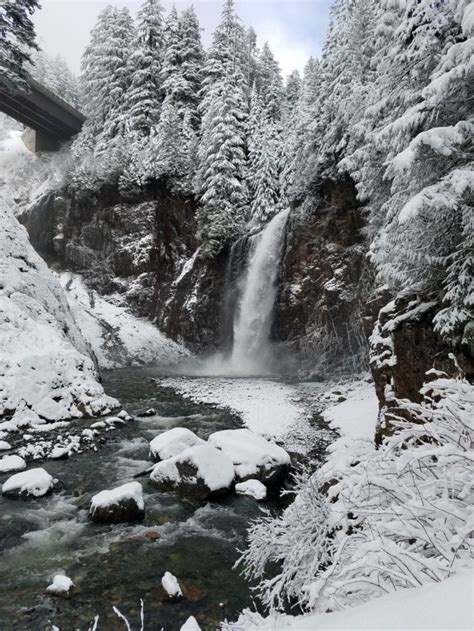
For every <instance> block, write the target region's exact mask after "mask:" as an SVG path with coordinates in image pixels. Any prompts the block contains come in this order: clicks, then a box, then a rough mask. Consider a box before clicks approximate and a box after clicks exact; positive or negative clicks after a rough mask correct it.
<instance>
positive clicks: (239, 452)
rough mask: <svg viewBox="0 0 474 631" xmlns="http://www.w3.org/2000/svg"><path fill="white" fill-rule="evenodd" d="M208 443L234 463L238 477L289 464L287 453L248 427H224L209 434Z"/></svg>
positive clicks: (269, 470)
mask: <svg viewBox="0 0 474 631" xmlns="http://www.w3.org/2000/svg"><path fill="white" fill-rule="evenodd" d="M209 443H210V444H211V445H213V446H214V447H216V448H217V449H219V450H220V451H222V452H223V453H224V454H225V455H226V456H227V457H228V458H230V460H232V462H233V463H234V468H235V473H236V475H237V477H239V478H246V477H248V476H253V475H256V474H257V473H258V472H259V471H261V470H263V471H265V472H271V471H272V470H273V469H275V468H276V467H279V466H283V465H289V464H290V462H291V460H290V456H289V455H288V453H287V452H286V451H285V450H284V449H283V448H282V447H279V446H278V445H275V444H273V443H271V442H269V441H268V440H265V438H263V437H262V436H259V435H258V434H255V433H254V432H251V431H250V430H248V429H226V430H223V431H220V432H215V433H214V434H211V435H210V436H209Z"/></svg>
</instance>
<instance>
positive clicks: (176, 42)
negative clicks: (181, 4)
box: [160, 5, 182, 103]
mask: <svg viewBox="0 0 474 631" xmlns="http://www.w3.org/2000/svg"><path fill="white" fill-rule="evenodd" d="M160 77H161V90H162V92H163V95H164V96H165V98H166V97H173V98H174V99H176V100H177V99H178V98H179V96H178V95H179V94H180V92H181V89H182V88H181V27H180V21H179V17H178V12H177V11H176V7H175V6H174V5H173V7H172V8H171V11H170V12H169V15H168V17H167V18H166V23H165V48H164V54H163V64H162V68H161V75H160ZM169 102H170V101H168V103H169Z"/></svg>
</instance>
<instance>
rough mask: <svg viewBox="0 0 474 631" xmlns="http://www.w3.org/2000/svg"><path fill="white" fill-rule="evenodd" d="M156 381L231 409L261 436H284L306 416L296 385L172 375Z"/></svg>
mask: <svg viewBox="0 0 474 631" xmlns="http://www.w3.org/2000/svg"><path fill="white" fill-rule="evenodd" d="M159 383H160V385H163V386H166V387H170V388H173V389H174V390H176V392H178V393H179V394H181V395H182V396H184V397H185V398H188V399H191V400H192V401H196V402H202V403H210V404H213V405H218V406H221V407H228V408H231V409H232V410H234V411H235V412H237V413H238V414H239V416H241V417H242V420H243V422H244V424H245V425H246V426H247V427H248V428H249V429H250V430H251V431H253V432H256V433H258V434H262V435H264V436H273V437H275V438H277V437H281V436H283V435H284V434H286V433H287V432H288V430H289V429H290V428H291V427H292V426H293V425H294V424H296V423H297V422H298V421H299V420H300V419H301V418H302V417H303V416H304V415H305V411H304V408H303V406H302V405H300V404H299V403H297V402H296V399H297V398H298V392H297V389H296V388H295V386H293V385H291V384H286V383H280V382H278V381H272V380H269V379H227V378H212V377H207V378H201V377H195V378H190V377H172V378H166V379H162V380H161V381H160V382H159Z"/></svg>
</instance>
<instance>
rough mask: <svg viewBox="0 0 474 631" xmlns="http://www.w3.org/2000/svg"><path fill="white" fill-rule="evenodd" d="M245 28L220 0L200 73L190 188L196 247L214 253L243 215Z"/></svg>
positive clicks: (234, 232)
mask: <svg viewBox="0 0 474 631" xmlns="http://www.w3.org/2000/svg"><path fill="white" fill-rule="evenodd" d="M244 42H245V31H244V29H243V27H242V25H241V23H240V20H239V18H238V17H237V15H236V14H235V10H234V2H233V0H225V3H224V9H223V12H222V15H221V20H220V22H219V24H218V26H217V28H216V30H215V32H214V34H213V41H212V45H211V48H210V50H209V51H208V54H207V57H206V62H205V65H204V72H203V77H204V78H203V88H202V91H201V93H202V101H201V103H200V107H199V111H200V114H201V115H202V124H201V134H200V139H199V147H198V151H197V163H198V166H197V171H196V176H195V178H194V188H195V191H196V193H197V195H198V198H199V200H200V202H201V208H200V211H199V217H198V219H199V226H200V235H201V238H202V239H203V240H204V247H203V248H202V250H201V252H202V253H203V254H204V255H209V256H214V255H216V254H217V253H218V252H219V251H220V249H221V248H222V246H223V245H224V243H225V242H226V241H228V240H229V239H231V238H233V237H235V236H236V235H237V234H238V233H239V230H240V229H241V227H242V226H243V224H244V222H245V220H246V218H247V203H248V194H247V186H246V181H245V180H246V176H247V165H246V132H247V118H248V92H249V90H248V85H247V81H246V76H245V74H244V72H243V69H245V47H244Z"/></svg>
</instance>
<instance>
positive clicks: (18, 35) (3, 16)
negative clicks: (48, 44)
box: [0, 0, 39, 92]
mask: <svg viewBox="0 0 474 631" xmlns="http://www.w3.org/2000/svg"><path fill="white" fill-rule="evenodd" d="M37 8H39V2H38V0H6V1H5V2H2V3H1V4H0V82H1V83H2V85H3V86H4V87H5V88H6V89H7V90H9V91H13V92H14V91H18V90H21V91H23V90H28V85H27V83H26V81H25V79H26V74H25V65H26V64H27V63H28V62H30V61H31V59H30V51H31V50H35V49H37V48H38V45H37V43H36V35H35V29H34V25H33V22H32V20H31V15H32V14H33V12H34V11H35V9H37Z"/></svg>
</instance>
